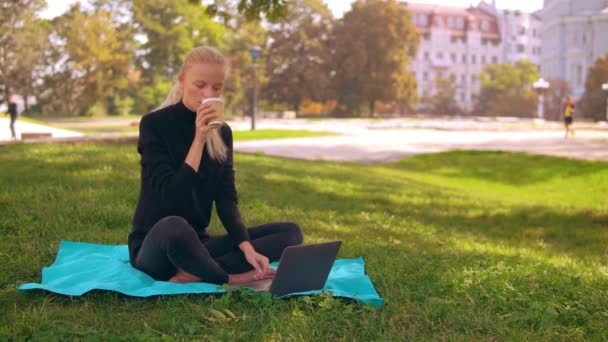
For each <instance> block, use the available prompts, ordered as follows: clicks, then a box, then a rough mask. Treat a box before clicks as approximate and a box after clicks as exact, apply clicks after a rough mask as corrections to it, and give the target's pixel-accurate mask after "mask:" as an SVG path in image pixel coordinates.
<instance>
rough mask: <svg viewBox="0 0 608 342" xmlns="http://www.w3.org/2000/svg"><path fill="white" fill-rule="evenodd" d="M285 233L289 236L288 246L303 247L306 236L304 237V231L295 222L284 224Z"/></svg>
mask: <svg viewBox="0 0 608 342" xmlns="http://www.w3.org/2000/svg"><path fill="white" fill-rule="evenodd" d="M283 229H284V231H285V233H286V234H288V235H289V238H288V240H287V244H288V245H289V246H296V245H301V244H302V241H303V240H304V236H303V235H302V229H301V228H300V225H298V224H297V223H294V222H285V223H284V228H283Z"/></svg>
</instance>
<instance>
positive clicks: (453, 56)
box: [450, 53, 456, 63]
mask: <svg viewBox="0 0 608 342" xmlns="http://www.w3.org/2000/svg"><path fill="white" fill-rule="evenodd" d="M450 57H451V58H452V63H456V54H455V53H452V54H450Z"/></svg>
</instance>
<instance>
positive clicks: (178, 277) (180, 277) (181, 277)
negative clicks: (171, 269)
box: [167, 268, 201, 283]
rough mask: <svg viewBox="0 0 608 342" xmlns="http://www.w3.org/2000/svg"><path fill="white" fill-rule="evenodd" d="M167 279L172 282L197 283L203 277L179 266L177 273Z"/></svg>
mask: <svg viewBox="0 0 608 342" xmlns="http://www.w3.org/2000/svg"><path fill="white" fill-rule="evenodd" d="M167 281H169V282H172V283H196V282H199V281H201V279H200V278H199V277H197V276H193V275H192V274H190V273H187V272H185V271H183V270H181V269H179V268H178V269H177V273H175V275H174V276H173V277H171V278H170V279H169V280H167Z"/></svg>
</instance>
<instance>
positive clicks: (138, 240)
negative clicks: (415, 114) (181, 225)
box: [129, 101, 249, 262]
mask: <svg viewBox="0 0 608 342" xmlns="http://www.w3.org/2000/svg"><path fill="white" fill-rule="evenodd" d="M195 117H196V113H195V112H192V111H190V110H189V109H188V108H186V106H185V105H184V104H183V102H181V101H180V102H178V103H177V104H175V105H172V106H169V107H166V108H163V109H160V110H158V111H155V112H152V113H150V114H148V115H146V116H144V117H143V118H142V120H141V122H140V124H139V140H138V143H137V151H138V152H139V154H140V155H141V190H140V194H139V201H138V203H137V208H136V209H135V215H134V217H133V229H132V230H131V233H130V234H129V257H130V259H131V262H133V261H134V260H135V257H136V256H137V253H138V252H139V248H140V247H141V244H142V241H143V239H144V237H145V236H146V234H147V233H148V231H150V228H152V226H153V225H154V224H155V223H156V222H158V221H159V220H160V219H162V218H164V217H167V216H174V215H175V216H181V217H183V218H184V219H186V220H187V221H188V222H189V223H190V225H192V227H194V229H195V230H196V232H197V234H198V236H199V238H200V239H201V240H205V239H206V238H207V237H208V235H207V234H206V233H205V229H206V228H207V226H208V225H209V219H210V217H211V207H212V205H213V202H214V201H215V206H216V209H217V213H218V216H219V218H220V220H221V221H222V224H223V225H224V227H225V228H226V231H227V232H228V234H229V236H230V237H231V238H232V240H233V241H234V243H235V245H238V244H239V243H241V242H243V241H246V240H249V235H248V233H247V229H246V228H245V225H244V224H243V220H242V218H241V214H240V212H239V209H238V206H237V192H236V187H235V184H234V167H233V158H232V153H233V152H232V130H231V129H230V127H229V126H228V125H226V124H224V125H223V126H222V127H221V128H220V134H221V136H222V139H223V140H224V143H225V144H226V146H227V148H228V158H227V159H226V161H224V162H221V163H220V162H218V161H216V160H214V159H211V157H210V156H209V154H208V152H207V145H205V148H204V151H203V156H202V159H201V164H200V167H199V170H198V172H196V171H194V170H193V169H192V167H190V165H188V164H186V163H185V159H186V155H187V154H188V151H189V149H190V145H192V141H193V139H194V119H195Z"/></svg>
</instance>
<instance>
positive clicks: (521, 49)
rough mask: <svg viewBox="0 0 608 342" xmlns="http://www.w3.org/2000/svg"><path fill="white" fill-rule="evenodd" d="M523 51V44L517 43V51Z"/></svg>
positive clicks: (524, 49)
mask: <svg viewBox="0 0 608 342" xmlns="http://www.w3.org/2000/svg"><path fill="white" fill-rule="evenodd" d="M524 51H526V48H525V46H524V45H523V44H517V52H519V53H523V52H524Z"/></svg>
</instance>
